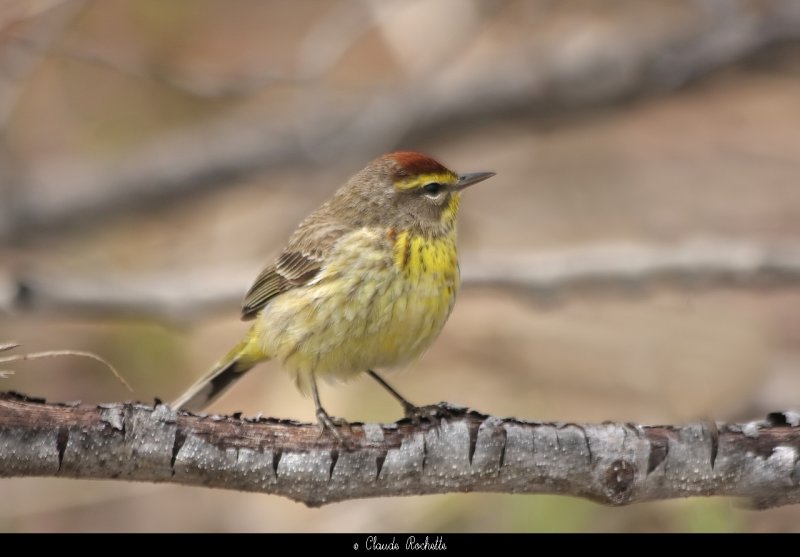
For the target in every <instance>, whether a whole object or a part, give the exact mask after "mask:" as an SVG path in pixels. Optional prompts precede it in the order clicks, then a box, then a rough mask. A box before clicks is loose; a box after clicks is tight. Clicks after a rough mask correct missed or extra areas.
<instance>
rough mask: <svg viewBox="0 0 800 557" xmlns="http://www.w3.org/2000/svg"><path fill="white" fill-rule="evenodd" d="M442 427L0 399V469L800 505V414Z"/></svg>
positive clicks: (299, 495)
mask: <svg viewBox="0 0 800 557" xmlns="http://www.w3.org/2000/svg"><path fill="white" fill-rule="evenodd" d="M446 409H447V412H449V416H448V417H447V418H445V419H443V420H442V421H441V423H440V424H439V426H438V427H434V426H432V425H413V424H411V423H407V422H405V421H403V422H398V423H396V424H389V425H377V424H353V425H352V427H351V429H350V431H347V430H346V429H345V430H342V435H343V437H344V441H343V442H341V443H340V442H338V441H336V440H335V439H334V438H333V437H332V436H330V435H320V432H319V429H318V427H317V426H315V425H309V424H300V423H296V422H291V421H285V420H275V419H271V418H270V419H264V418H258V419H253V420H247V419H240V418H239V416H238V415H234V416H195V415H191V414H187V413H178V414H176V413H175V412H174V411H172V410H171V409H170V408H169V407H167V406H165V405H163V404H158V403H157V404H156V406H155V407H150V406H147V405H143V404H137V403H124V404H121V403H115V404H105V405H100V406H89V405H63V404H46V403H45V402H44V401H41V400H35V399H30V398H27V397H23V396H21V395H16V394H12V393H3V394H0V476H2V477H20V476H57V477H67V478H95V479H121V480H129V481H149V482H170V483H177V484H184V485H199V486H206V487H218V488H224V489H238V490H243V491H258V492H264V493H272V494H276V495H283V496H285V497H288V498H290V499H293V500H295V501H300V502H303V503H305V504H307V505H310V506H319V505H323V504H326V503H332V502H336V501H343V500H346V499H354V498H362V497H385V496H397V495H420V494H432V493H448V492H469V491H486V492H502V493H556V494H563V495H574V496H579V497H585V498H588V499H591V500H594V501H598V502H602V503H606V504H611V505H625V504H630V503H634V502H640V501H649V500H656V499H670V498H676V497H688V496H697V495H703V496H710V495H726V496H737V497H747V498H750V499H752V500H754V502H755V504H756V505H757V506H758V507H760V508H766V507H771V506H777V505H784V504H790V503H797V502H800V482H798V477H799V476H800V465H798V449H800V415H798V414H796V413H792V412H786V413H776V414H770V416H769V417H768V419H767V421H765V422H753V423H748V424H742V425H724V424H710V423H709V424H690V425H686V426H641V425H635V424H613V423H604V424H599V425H594V424H572V423H537V422H523V421H520V420H516V419H511V418H505V419H501V418H496V417H493V416H486V415H483V414H479V413H478V412H474V411H468V410H465V409H458V408H453V407H446Z"/></svg>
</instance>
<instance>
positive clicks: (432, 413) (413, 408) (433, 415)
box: [367, 369, 446, 424]
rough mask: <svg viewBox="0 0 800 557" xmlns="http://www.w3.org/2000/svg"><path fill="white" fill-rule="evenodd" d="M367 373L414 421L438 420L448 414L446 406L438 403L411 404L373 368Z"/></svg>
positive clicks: (407, 416)
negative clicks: (425, 404)
mask: <svg viewBox="0 0 800 557" xmlns="http://www.w3.org/2000/svg"><path fill="white" fill-rule="evenodd" d="M367 374H369V376H370V377H372V378H373V379H374V380H375V381H377V382H378V383H380V385H381V386H382V387H383V388H384V389H386V390H387V391H389V393H391V395H392V396H393V397H394V398H395V399H396V400H397V402H399V403H400V405H401V406H402V407H403V413H404V414H405V416H406V418H409V419H410V420H411V421H412V422H414V423H415V424H416V423H419V422H420V420H421V419H422V418H424V419H427V420H431V421H434V422H435V421H438V420H439V419H440V418H442V417H443V415H444V414H446V412H445V410H444V408H442V407H440V406H438V405H432V406H417V405H416V404H411V403H410V402H409V401H408V400H406V399H405V398H404V397H403V395H401V394H400V393H398V392H397V391H396V390H395V389H394V387H392V386H391V385H390V384H389V383H387V382H386V380H385V379H384V378H383V377H381V376H380V375H378V374H377V373H375V372H374V371H372V370H371V369H368V370H367Z"/></svg>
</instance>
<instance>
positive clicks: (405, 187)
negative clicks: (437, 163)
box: [394, 172, 458, 191]
mask: <svg viewBox="0 0 800 557" xmlns="http://www.w3.org/2000/svg"><path fill="white" fill-rule="evenodd" d="M457 181H458V176H456V175H455V174H453V173H451V172H437V173H433V174H419V175H417V176H411V177H409V178H405V179H403V180H398V181H396V182H395V183H394V189H396V190H397V191H410V190H415V189H417V188H421V187H422V186H424V185H425V184H430V183H431V182H439V183H440V184H447V185H449V184H455V183H456V182H457Z"/></svg>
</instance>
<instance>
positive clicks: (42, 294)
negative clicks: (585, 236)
mask: <svg viewBox="0 0 800 557" xmlns="http://www.w3.org/2000/svg"><path fill="white" fill-rule="evenodd" d="M462 269H463V273H462V279H463V282H464V285H465V286H495V287H497V286H499V287H504V288H515V289H519V290H521V291H523V292H526V293H528V294H530V295H531V296H533V297H534V298H536V299H539V300H542V301H547V302H551V301H552V300H553V298H554V297H558V296H559V295H563V294H564V293H566V292H568V291H570V290H572V289H581V290H582V291H589V292H615V293H620V292H622V293H629V292H631V291H634V292H637V293H640V292H642V291H643V290H644V289H646V288H647V287H649V286H651V285H654V284H657V285H659V286H668V287H671V288H677V289H697V288H702V287H706V288H708V287H715V286H716V287H719V286H737V287H747V288H755V287H773V288H774V287H787V286H788V287H797V286H798V285H800V250H797V249H796V248H788V247H787V248H778V247H767V246H760V245H758V244H754V243H749V242H734V241H724V240H699V239H695V240H688V241H685V242H683V243H681V244H677V245H674V246H652V245H644V244H598V245H594V246H586V247H581V248H574V249H572V250H560V251H552V252H549V253H548V252H542V253H508V254H491V255H489V254H484V255H481V254H466V256H465V257H464V258H463V262H462ZM255 271H256V270H255V269H252V268H249V269H245V268H238V269H237V268H230V267H226V268H225V271H224V273H213V272H211V270H204V271H196V272H191V273H189V274H191V276H192V277H194V278H193V280H192V281H190V283H187V281H186V274H187V273H186V272H182V273H180V274H177V275H163V274H162V275H157V276H153V275H151V276H140V277H138V278H136V279H135V280H133V281H132V280H131V278H130V276H129V275H125V277H112V276H105V277H98V276H95V277H86V276H81V277H75V276H73V277H69V276H59V275H53V274H49V275H48V274H45V273H42V274H34V273H29V274H26V275H24V276H13V275H7V276H4V275H3V273H2V270H0V312H2V311H4V310H5V311H7V312H12V311H17V312H20V311H32V310H33V311H45V312H76V313H82V314H87V313H92V314H103V315H114V314H128V315H130V314H134V315H145V316H152V317H157V318H161V319H169V320H176V321H180V320H183V319H191V318H194V317H196V316H197V315H198V314H202V313H205V312H209V311H213V310H217V309H223V308H226V307H227V308H231V307H235V306H236V305H237V304H238V303H239V302H240V301H241V297H242V292H243V289H244V287H245V285H246V284H248V282H249V281H250V280H251V279H252V276H254V274H255Z"/></svg>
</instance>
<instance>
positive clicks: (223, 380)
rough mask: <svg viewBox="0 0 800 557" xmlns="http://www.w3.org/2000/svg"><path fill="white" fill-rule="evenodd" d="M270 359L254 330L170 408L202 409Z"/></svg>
mask: <svg viewBox="0 0 800 557" xmlns="http://www.w3.org/2000/svg"><path fill="white" fill-rule="evenodd" d="M268 359H269V356H268V355H267V354H265V353H264V351H263V349H262V347H261V343H260V342H259V341H258V338H257V335H256V331H255V327H253V328H252V329H250V331H249V332H248V333H247V336H246V337H245V338H244V339H243V340H242V341H241V342H240V343H239V344H237V345H236V346H234V347H233V349H232V350H231V351H230V352H228V353H227V354H226V355H225V357H224V358H222V359H221V360H220V361H219V362H217V363H216V364H215V365H214V367H213V368H211V371H209V372H208V373H207V374H206V375H204V376H203V377H202V379H200V380H199V381H197V382H196V383H195V384H194V385H192V386H191V387H189V389H188V390H187V391H186V392H185V393H183V394H182V395H181V396H179V397H178V398H177V399H175V400H174V401H173V402H172V404H170V406H171V407H172V408H173V409H174V410H178V409H179V408H183V409H185V410H193V411H199V410H202V409H203V408H205V407H206V406H208V405H209V404H211V403H212V402H214V401H215V400H216V399H217V398H219V397H220V396H221V395H222V394H223V393H224V392H225V391H227V390H228V388H229V387H230V386H231V385H233V384H234V383H235V382H236V381H238V380H239V379H241V378H242V376H243V375H244V374H245V372H246V371H248V370H250V369H251V368H252V367H253V366H255V365H256V364H257V363H259V362H261V361H264V360H268Z"/></svg>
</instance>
